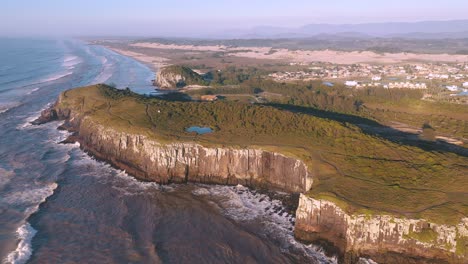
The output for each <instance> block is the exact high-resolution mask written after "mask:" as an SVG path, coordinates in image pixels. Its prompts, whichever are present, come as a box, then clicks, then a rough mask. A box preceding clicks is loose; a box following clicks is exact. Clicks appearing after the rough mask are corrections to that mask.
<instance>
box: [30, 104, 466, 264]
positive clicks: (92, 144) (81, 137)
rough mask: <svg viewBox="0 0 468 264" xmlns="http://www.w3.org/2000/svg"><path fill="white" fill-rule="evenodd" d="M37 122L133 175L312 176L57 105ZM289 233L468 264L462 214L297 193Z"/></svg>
mask: <svg viewBox="0 0 468 264" xmlns="http://www.w3.org/2000/svg"><path fill="white" fill-rule="evenodd" d="M61 99H62V96H61V97H60V98H59V101H58V102H57V104H56V105H55V106H54V107H52V108H51V109H48V110H45V111H44V112H43V113H42V116H41V118H39V119H38V123H42V122H46V121H48V120H56V119H63V120H66V121H65V125H64V127H65V128H67V129H68V130H70V131H73V132H75V135H74V139H76V140H77V141H79V142H80V143H81V147H82V148H83V149H85V150H86V151H88V152H90V153H91V154H93V155H94V156H96V157H97V158H100V159H103V160H106V161H108V162H110V163H112V164H113V165H114V166H116V167H119V168H121V169H124V170H126V171H127V172H129V173H130V174H132V175H134V176H135V177H137V178H139V179H142V180H148V181H155V182H159V183H169V182H188V181H190V182H201V183H216V184H243V185H247V186H251V187H264V188H272V189H278V190H283V191H288V192H301V193H305V192H307V191H308V190H310V188H311V187H312V180H313V177H312V175H311V174H310V173H309V171H308V168H307V166H306V165H305V164H304V163H303V162H302V161H300V160H298V159H295V158H292V157H287V156H285V155H282V154H279V153H274V152H268V151H264V150H260V149H236V148H229V147H223V148H221V147H220V148H214V147H212V148H208V147H204V146H202V145H199V144H195V143H171V144H162V143H160V142H158V141H156V140H154V139H151V138H148V137H146V136H143V135H139V134H129V133H124V132H121V131H117V130H115V129H113V128H112V127H106V126H104V125H102V124H100V123H98V122H97V121H95V120H93V119H92V118H91V117H89V116H86V115H85V114H84V113H81V112H80V111H77V110H74V109H72V110H70V109H67V108H66V107H64V106H63V104H61V102H60V101H61ZM295 235H296V237H297V238H298V239H300V240H304V241H310V242H317V241H319V242H320V241H326V243H327V244H328V245H331V247H332V248H334V249H335V252H336V253H337V254H338V255H339V256H341V260H342V261H340V263H341V262H343V263H356V262H357V261H358V259H359V257H370V258H372V259H373V260H376V261H377V262H379V263H468V261H467V259H468V218H465V219H463V220H462V221H461V222H460V223H459V224H458V225H440V224H435V223H429V222H427V221H424V220H417V219H406V218H398V217H393V216H389V215H349V214H347V213H346V212H345V211H344V210H342V209H341V208H340V207H338V206H337V205H336V204H334V203H332V202H330V201H325V200H318V199H313V198H310V197H308V196H306V195H302V194H301V196H300V201H299V207H298V209H297V212H296V226H295Z"/></svg>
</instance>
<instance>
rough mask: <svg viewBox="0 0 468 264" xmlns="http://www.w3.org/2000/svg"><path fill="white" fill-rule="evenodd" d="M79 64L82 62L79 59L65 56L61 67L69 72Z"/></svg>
mask: <svg viewBox="0 0 468 264" xmlns="http://www.w3.org/2000/svg"><path fill="white" fill-rule="evenodd" d="M81 62H82V60H81V59H80V57H78V56H74V55H67V56H65V58H64V59H63V63H62V66H63V67H66V68H67V69H69V70H71V69H73V68H75V66H76V65H78V64H80V63H81Z"/></svg>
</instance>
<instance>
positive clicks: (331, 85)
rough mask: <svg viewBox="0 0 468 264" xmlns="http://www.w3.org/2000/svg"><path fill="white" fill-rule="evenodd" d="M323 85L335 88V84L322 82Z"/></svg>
mask: <svg viewBox="0 0 468 264" xmlns="http://www.w3.org/2000/svg"><path fill="white" fill-rule="evenodd" d="M323 84H324V85H326V86H328V87H333V86H335V84H333V83H332V82H323Z"/></svg>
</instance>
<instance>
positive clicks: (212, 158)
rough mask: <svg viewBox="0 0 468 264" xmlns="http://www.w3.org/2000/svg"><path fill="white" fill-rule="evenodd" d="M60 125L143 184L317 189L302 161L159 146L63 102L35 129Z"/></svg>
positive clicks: (189, 145)
mask: <svg viewBox="0 0 468 264" xmlns="http://www.w3.org/2000/svg"><path fill="white" fill-rule="evenodd" d="M58 119H61V120H65V121H66V122H65V124H64V128H66V129H68V130H69V131H73V132H75V133H76V135H75V136H74V139H75V140H77V141H78V142H80V144H81V147H82V148H83V149H84V150H86V151H88V152H90V153H91V154H92V155H94V156H96V157H98V158H100V159H103V160H106V161H108V162H110V163H111V164H113V165H115V166H116V167H118V168H120V169H123V170H126V171H127V172H129V173H130V174H132V175H133V176H135V177H137V178H139V179H142V180H146V181H155V182H158V183H171V182H178V183H182V182H199V183H212V184H229V185H237V184H242V185H246V186H250V187H258V188H270V189H275V190H281V191H287V192H307V191H308V190H309V189H310V188H311V186H312V183H313V179H312V175H311V174H310V173H309V171H308V168H307V166H306V165H305V164H304V163H303V162H302V161H300V160H298V159H295V158H291V157H287V156H285V155H282V154H280V153H275V152H269V151H264V150H260V149H249V148H231V147H219V148H213V147H204V146H202V145H200V144H196V143H190V142H189V143H186V142H185V143H183V142H175V143H169V144H164V143H160V142H158V141H157V140H154V139H150V138H148V137H147V136H145V135H142V134H133V133H126V132H122V131H118V130H116V129H114V128H112V127H106V126H104V125H102V124H100V123H99V122H96V120H93V118H91V117H89V116H87V115H86V113H82V112H80V111H72V110H71V109H69V108H63V104H62V103H61V100H60V98H59V100H58V101H57V103H56V104H55V106H54V107H52V108H50V109H47V110H45V111H43V112H42V114H41V117H40V118H39V119H38V120H37V121H36V123H42V122H46V121H50V120H58Z"/></svg>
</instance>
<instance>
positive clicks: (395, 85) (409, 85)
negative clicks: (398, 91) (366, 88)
mask: <svg viewBox="0 0 468 264" xmlns="http://www.w3.org/2000/svg"><path fill="white" fill-rule="evenodd" d="M384 88H389V89H393V88H405V89H427V85H426V84H425V83H411V82H393V83H392V82H391V83H389V84H388V85H384Z"/></svg>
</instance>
